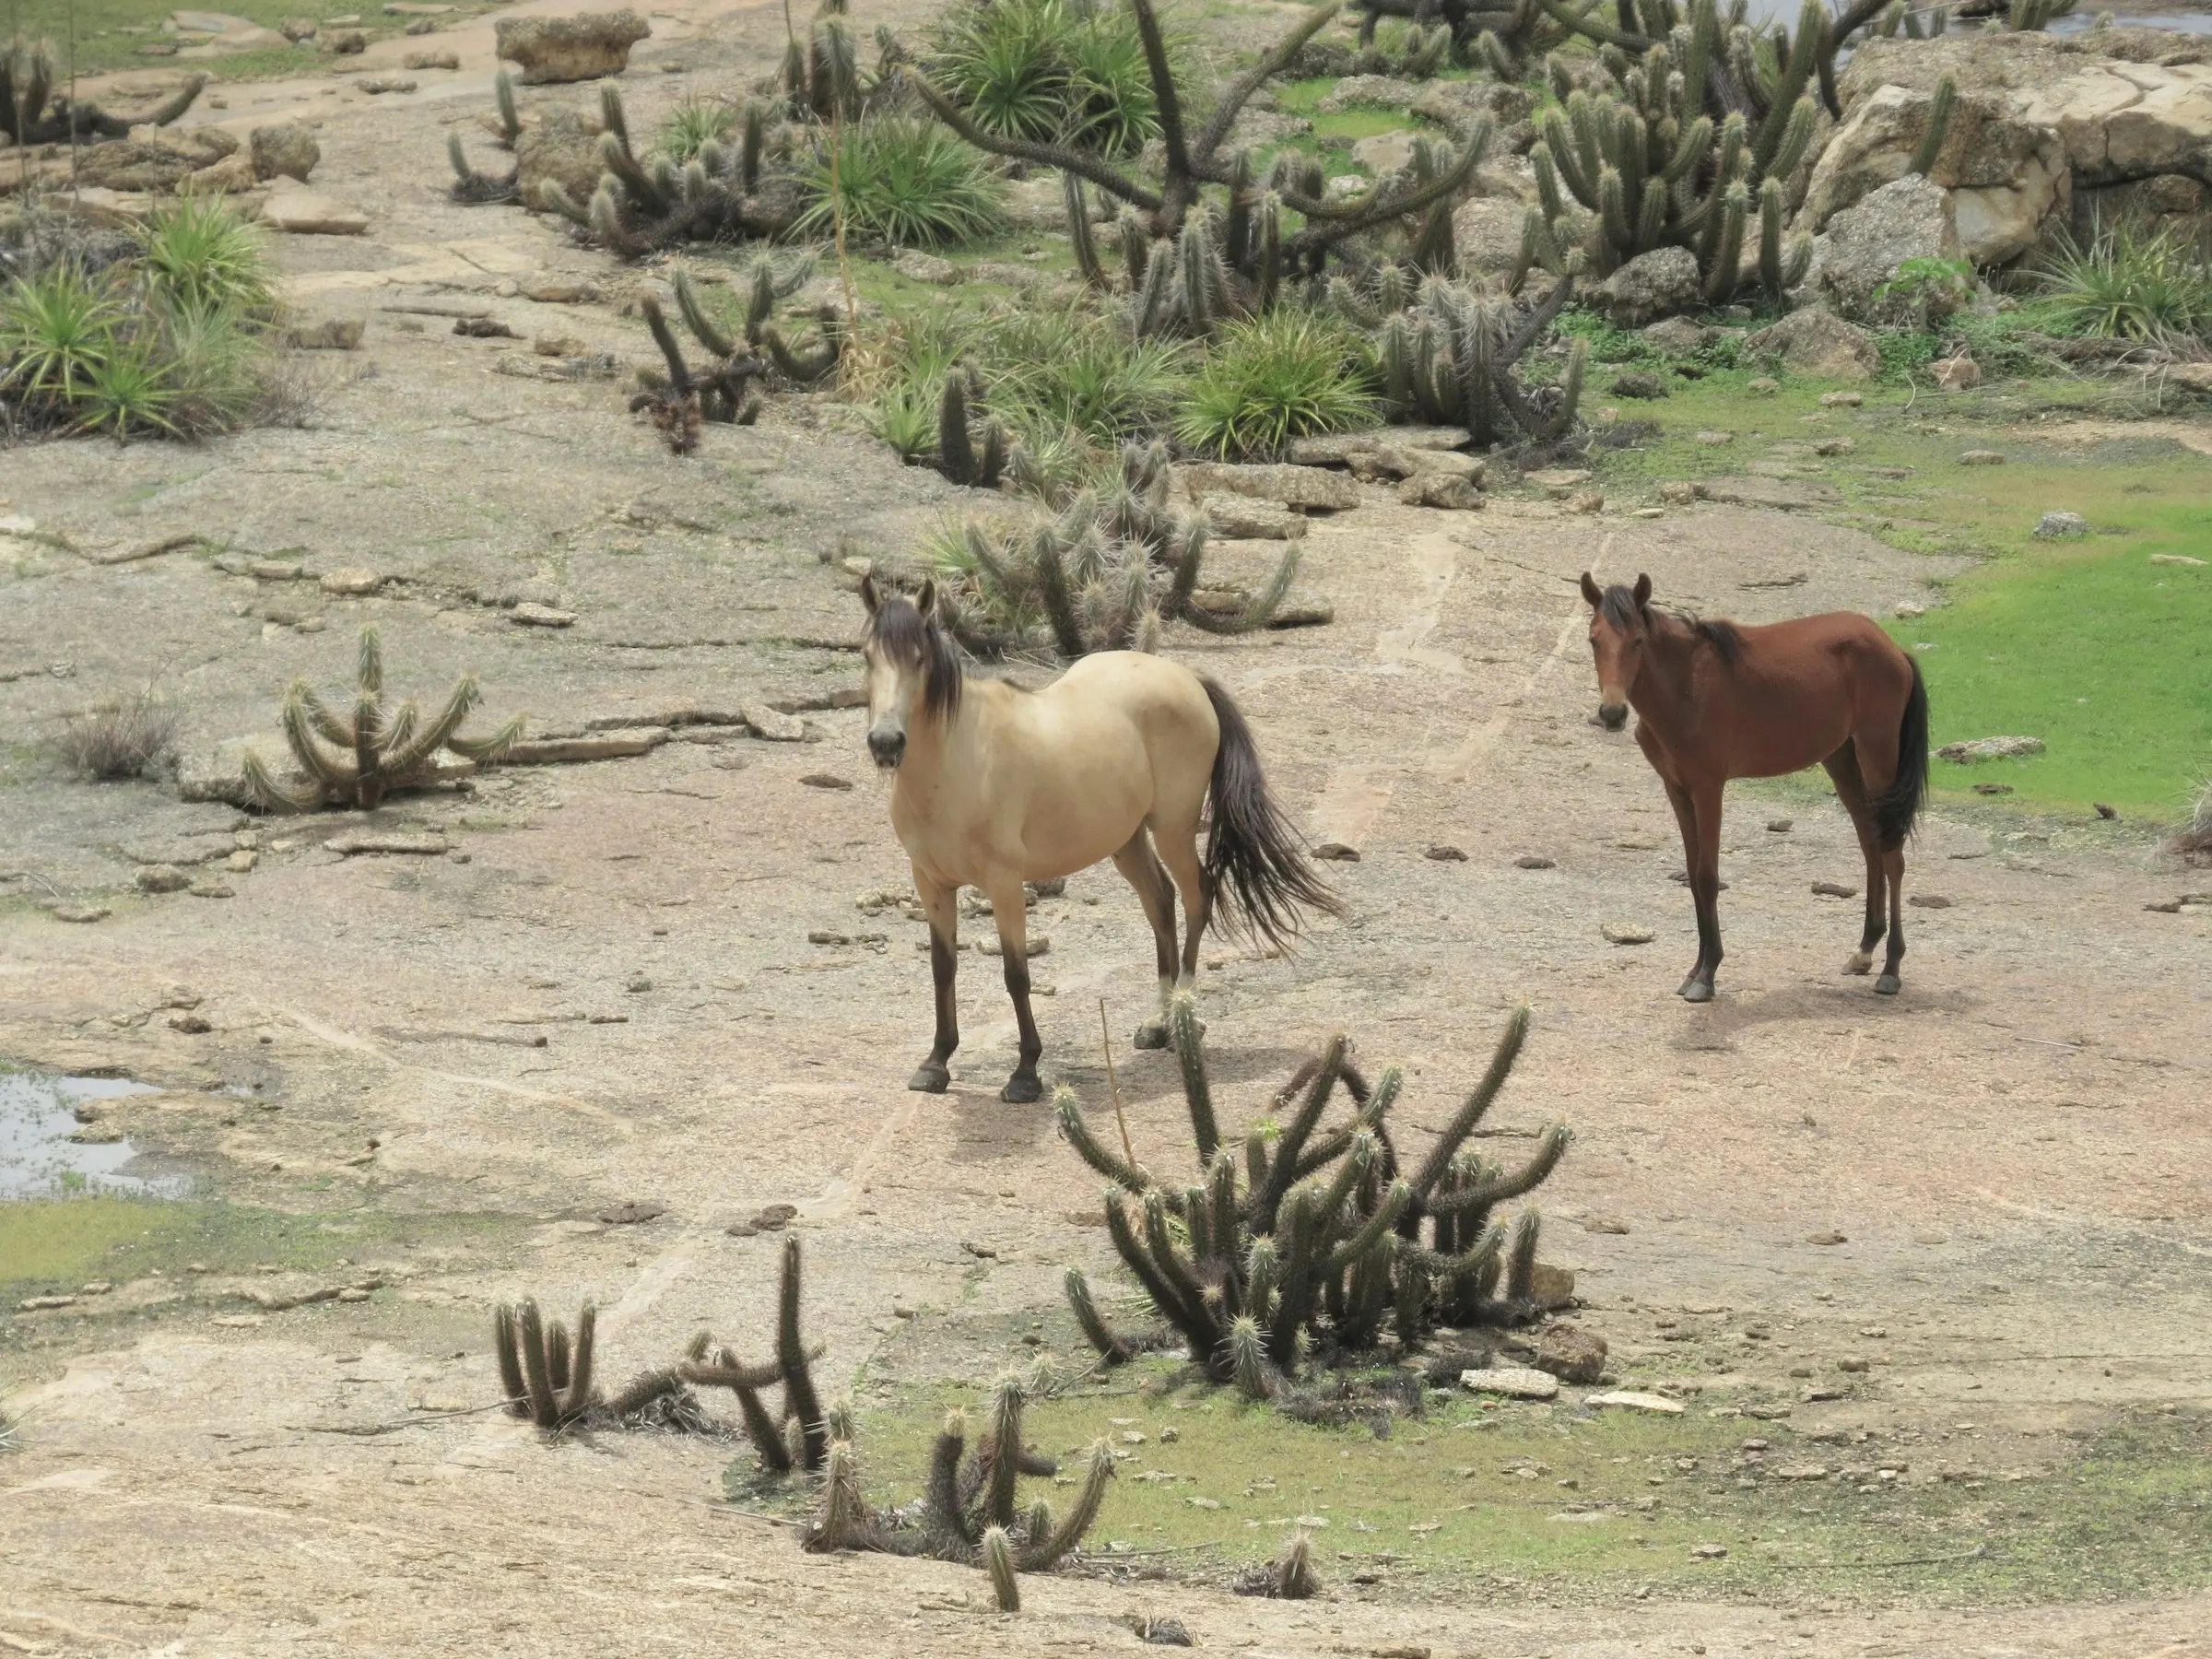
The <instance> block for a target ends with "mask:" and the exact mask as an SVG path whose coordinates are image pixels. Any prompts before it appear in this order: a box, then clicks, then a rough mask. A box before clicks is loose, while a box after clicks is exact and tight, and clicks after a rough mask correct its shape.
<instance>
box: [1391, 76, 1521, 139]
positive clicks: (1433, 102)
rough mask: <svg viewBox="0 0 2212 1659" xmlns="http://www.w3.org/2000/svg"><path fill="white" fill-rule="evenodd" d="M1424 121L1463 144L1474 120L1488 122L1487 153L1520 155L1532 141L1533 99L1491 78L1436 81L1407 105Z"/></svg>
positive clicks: (1422, 89)
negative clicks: (1434, 124)
mask: <svg viewBox="0 0 2212 1659" xmlns="http://www.w3.org/2000/svg"><path fill="white" fill-rule="evenodd" d="M1411 108H1412V110H1413V112H1414V113H1415V114H1416V115H1418V116H1420V117H1421V119H1423V120H1424V121H1433V122H1435V123H1436V124H1437V125H1439V126H1441V127H1442V128H1443V129H1444V130H1445V131H1446V132H1448V133H1450V134H1451V135H1452V136H1453V137H1454V138H1456V139H1458V140H1460V141H1461V142H1462V143H1465V140H1466V136H1467V135H1468V134H1469V133H1470V132H1472V131H1473V130H1474V127H1475V124H1476V123H1477V122H1478V121H1482V120H1486V119H1487V120H1488V122H1489V124H1490V145H1489V152H1488V153H1489V154H1491V155H1493V156H1505V155H1520V154H1521V153H1523V152H1524V151H1525V150H1526V149H1527V148H1528V147H1529V146H1530V145H1531V144H1532V143H1534V142H1535V128H1534V127H1533V126H1532V125H1531V124H1530V123H1529V112H1530V111H1532V110H1534V109H1535V97H1534V96H1533V95H1532V94H1531V93H1530V92H1529V90H1528V88H1525V87H1506V86H1500V85H1499V84H1497V83H1496V82H1494V81H1488V80H1480V81H1471V80H1436V81H1430V83H1429V84H1428V85H1427V86H1426V87H1424V88H1421V91H1420V95H1419V96H1418V97H1417V98H1416V99H1415V100H1413V103H1412V106H1411Z"/></svg>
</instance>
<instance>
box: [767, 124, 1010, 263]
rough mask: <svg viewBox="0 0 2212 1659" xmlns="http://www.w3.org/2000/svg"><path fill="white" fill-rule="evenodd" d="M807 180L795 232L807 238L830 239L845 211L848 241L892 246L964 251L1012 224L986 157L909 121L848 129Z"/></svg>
mask: <svg viewBox="0 0 2212 1659" xmlns="http://www.w3.org/2000/svg"><path fill="white" fill-rule="evenodd" d="M832 152H834V156H833V155H832ZM802 178H803V182H804V183H805V186H806V191H807V193H808V195H809V197H810V199H809V201H808V203H807V206H806V209H805V211H803V212H802V213H801V214H800V215H799V218H798V223H797V225H796V226H795V227H794V229H796V230H797V232H798V233H799V234H800V235H803V236H826V235H828V234H829V233H830V231H831V230H832V229H834V228H835V225H836V222H837V219H838V217H839V215H840V213H841V214H842V216H843V219H844V229H845V234H846V236H848V237H851V238H856V239H858V240H860V241H874V242H880V243H882V244H884V245H885V246H887V247H893V248H940V247H958V246H959V245H961V244H963V243H966V242H971V241H978V240H980V239H982V238H983V237H985V236H988V235H990V234H991V233H992V232H994V231H995V230H996V229H998V228H999V227H1000V226H1001V225H1002V224H1004V223H1005V222H1006V215H1005V210H1004V208H1003V207H1002V206H1001V205H1000V202H999V193H998V187H997V184H996V182H995V181H994V179H993V178H992V176H991V173H990V171H989V170H988V169H987V168H985V166H984V165H983V159H982V157H981V156H980V155H978V154H977V153H976V152H975V150H974V149H973V148H971V147H970V146H968V145H965V144H963V143H961V142H960V141H959V139H958V138H956V137H955V136H954V135H952V134H950V133H948V132H947V131H946V130H945V129H944V128H943V127H941V126H938V125H935V124H931V123H927V122H922V121H917V120H914V119H912V117H909V116H902V115H884V116H877V117H875V118H872V119H870V120H866V121H856V122H854V123H853V124H851V125H848V126H844V127H842V128H841V129H840V130H839V132H838V133H837V134H836V135H833V136H831V137H827V138H825V139H823V140H822V142H821V143H820V144H819V145H818V147H817V149H816V152H815V154H814V156H813V158H812V159H810V160H809V161H808V162H807V163H806V167H805V169H804V170H803V173H802Z"/></svg>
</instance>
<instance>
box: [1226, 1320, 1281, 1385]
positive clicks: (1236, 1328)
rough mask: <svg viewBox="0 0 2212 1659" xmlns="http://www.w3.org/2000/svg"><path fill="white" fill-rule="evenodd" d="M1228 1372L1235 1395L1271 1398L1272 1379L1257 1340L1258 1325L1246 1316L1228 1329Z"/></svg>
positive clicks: (1262, 1344) (1261, 1346)
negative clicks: (1233, 1383)
mask: <svg viewBox="0 0 2212 1659" xmlns="http://www.w3.org/2000/svg"><path fill="white" fill-rule="evenodd" d="M1229 1369H1230V1374H1231V1376H1232V1377H1233V1378H1234V1380H1235V1382H1236V1385H1237V1392H1238V1393H1239V1394H1242V1395H1243V1396H1244V1397H1245V1398H1246V1399H1248V1400H1265V1399H1271V1398H1273V1397H1274V1394H1275V1379H1274V1377H1273V1376H1272V1375H1271V1374H1270V1372H1271V1370H1272V1368H1271V1367H1270V1366H1269V1365H1268V1363H1267V1350H1266V1347H1265V1344H1264V1343H1263V1342H1262V1341H1261V1340H1260V1326H1259V1322H1258V1321H1257V1320H1255V1319H1253V1318H1252V1317H1250V1316H1249V1315H1247V1316H1244V1317H1241V1318H1240V1319H1238V1320H1237V1322H1236V1323H1235V1324H1232V1325H1230V1328H1229Z"/></svg>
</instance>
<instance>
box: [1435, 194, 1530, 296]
mask: <svg viewBox="0 0 2212 1659" xmlns="http://www.w3.org/2000/svg"><path fill="white" fill-rule="evenodd" d="M1527 214H1528V210H1527V208H1526V207H1524V206H1522V204H1521V203H1520V202H1518V201H1515V200H1512V199H1511V198H1506V197H1498V196H1477V197H1476V198H1475V199H1474V200H1472V201H1466V202H1462V203H1461V204H1460V205H1459V206H1456V207H1454V208H1453V210H1452V244H1453V250H1454V251H1455V253H1456V254H1457V256H1458V262H1459V274H1460V275H1461V276H1462V277H1470V278H1479V277H1497V278H1499V279H1500V280H1502V279H1503V278H1505V277H1509V276H1511V275H1512V271H1513V267H1514V266H1515V265H1518V264H1519V263H1520V261H1521V227H1522V221H1523V220H1524V218H1527Z"/></svg>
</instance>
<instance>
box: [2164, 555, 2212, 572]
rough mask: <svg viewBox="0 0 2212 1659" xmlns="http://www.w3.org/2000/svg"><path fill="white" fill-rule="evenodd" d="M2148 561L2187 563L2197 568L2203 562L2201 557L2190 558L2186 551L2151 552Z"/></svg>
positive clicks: (2171, 563) (2170, 563)
mask: <svg viewBox="0 0 2212 1659" xmlns="http://www.w3.org/2000/svg"><path fill="white" fill-rule="evenodd" d="M2150 562H2151V563H2152V564H2157V565H2189V566H2192V567H2194V568H2196V569H2199V570H2201V569H2202V568H2203V567H2204V563H2205V561H2204V560H2203V559H2192V558H2190V557H2189V555H2188V554H2186V553H2153V554H2152V555H2151V556H2150Z"/></svg>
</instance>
